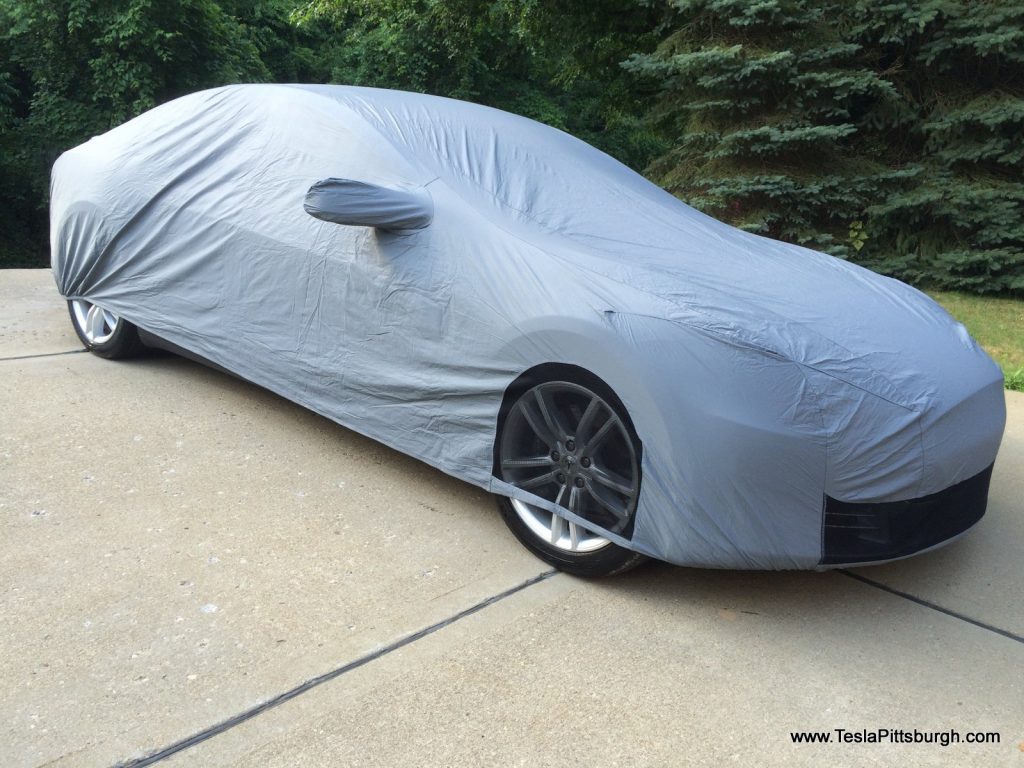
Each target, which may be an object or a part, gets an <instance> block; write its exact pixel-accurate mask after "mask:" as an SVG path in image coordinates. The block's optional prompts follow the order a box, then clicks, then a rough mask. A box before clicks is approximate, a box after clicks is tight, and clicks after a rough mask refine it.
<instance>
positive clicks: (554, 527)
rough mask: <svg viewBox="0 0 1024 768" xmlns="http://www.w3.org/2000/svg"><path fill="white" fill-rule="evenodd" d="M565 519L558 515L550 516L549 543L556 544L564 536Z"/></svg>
mask: <svg viewBox="0 0 1024 768" xmlns="http://www.w3.org/2000/svg"><path fill="white" fill-rule="evenodd" d="M566 522H567V521H566V519H565V518H564V517H561V516H560V515H551V543H552V544H557V543H558V540H559V539H560V538H562V536H564V535H565V526H566Z"/></svg>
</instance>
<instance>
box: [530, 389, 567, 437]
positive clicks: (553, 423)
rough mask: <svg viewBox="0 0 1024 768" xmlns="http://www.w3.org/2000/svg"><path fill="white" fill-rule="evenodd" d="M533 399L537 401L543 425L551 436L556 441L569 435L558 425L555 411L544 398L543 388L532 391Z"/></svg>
mask: <svg viewBox="0 0 1024 768" xmlns="http://www.w3.org/2000/svg"><path fill="white" fill-rule="evenodd" d="M533 397H534V399H535V400H536V401H537V408H538V409H539V410H540V413H541V416H542V417H543V418H544V423H545V424H546V425H547V428H548V430H549V431H550V432H551V434H553V435H554V436H555V438H556V440H557V439H558V438H560V437H563V436H565V435H567V434H569V433H568V432H567V431H566V430H565V429H564V428H563V427H562V425H561V424H559V422H558V416H557V414H556V413H555V409H554V408H552V407H551V406H550V405H549V404H548V401H547V398H545V397H544V388H543V387H537V388H536V389H534V390H533Z"/></svg>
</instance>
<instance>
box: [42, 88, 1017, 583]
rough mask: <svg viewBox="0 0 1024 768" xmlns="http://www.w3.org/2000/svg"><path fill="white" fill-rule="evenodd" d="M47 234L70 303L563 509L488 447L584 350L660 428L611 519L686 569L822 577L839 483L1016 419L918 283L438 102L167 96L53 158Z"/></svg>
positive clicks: (945, 455) (918, 483)
mask: <svg viewBox="0 0 1024 768" xmlns="http://www.w3.org/2000/svg"><path fill="white" fill-rule="evenodd" d="M311 214H312V215H311ZM332 216H333V217H334V219H333V220H331V217H332ZM324 219H327V220H324ZM336 221H343V222H344V223H341V224H339V223H335V222H336ZM389 222H390V224H389ZM396 222H397V225H396ZM378 223H379V224H380V225H381V226H375V224H378ZM51 247H52V264H53V274H54V277H55V279H56V282H57V286H58V288H59V290H60V292H61V294H62V295H63V296H64V297H66V298H68V299H78V298H81V299H87V300H88V301H90V302H93V303H96V304H98V305H100V306H102V307H104V308H105V309H108V310H110V311H112V312H114V313H116V314H118V315H120V316H122V317H124V318H126V319H127V320H129V321H131V322H132V323H134V324H136V325H137V326H138V327H140V328H142V329H144V330H145V331H148V332H150V333H152V334H154V335H156V336H158V337H160V338H162V339H164V340H166V341H168V342H170V343H172V344H175V345H177V346H180V347H182V348H184V349H187V350H189V351H191V352H192V353H194V354H196V355H199V356H201V357H203V358H205V359H207V360H209V361H211V362H213V363H215V364H217V365H218V366H221V367H223V368H225V369H227V370H229V371H231V372H233V373H235V374H237V375H239V376H241V377H243V378H245V379H248V380H250V381H253V382H255V383H257V384H259V385H261V386H263V387H266V388H268V389H270V390H272V391H274V392H277V393H278V394H280V395H282V396H284V397H286V398H288V399H290V400H293V401H295V402H298V403H300V404H302V405H304V406H306V407H308V408H310V409H312V410H314V411H316V412H318V413H320V414H323V415H324V416H326V417H328V418H330V419H333V420H335V421H337V422H339V423H341V424H343V425H345V426H347V427H349V428H352V429H354V430H356V431H359V432H361V433H363V434H366V435H368V436H370V437H373V438H375V439H377V440H379V441H381V442H383V443H385V444H387V445H390V446H393V447H394V448H396V449H398V450H400V451H402V452H404V453H407V454H410V455H412V456H415V457H417V458H419V459H421V460H423V461H425V462H427V463H429V464H431V465H433V466H435V467H437V468H439V469H441V470H443V471H445V472H447V473H449V474H451V475H454V476H456V477H459V478H461V479H463V480H466V481H467V482H470V483H473V484H475V485H478V486H480V487H483V488H487V489H489V490H490V491H492V492H495V493H499V494H505V495H509V496H513V497H517V498H520V499H523V500H525V501H528V502H530V503H532V504H535V505H537V506H539V507H541V508H544V509H551V510H555V509H557V510H558V512H559V513H560V514H562V515H564V516H565V517H568V518H570V519H574V518H575V516H574V515H573V513H571V512H569V511H568V510H566V509H564V508H560V507H556V506H555V505H554V504H553V502H551V501H547V500H545V499H543V498H540V497H539V496H536V495H534V494H532V493H530V492H529V491H526V490H523V489H520V488H517V487H515V486H512V485H510V484H508V483H506V482H504V481H503V480H501V479H500V477H498V476H496V475H495V474H494V466H493V464H494V461H493V456H494V441H495V435H496V431H497V429H498V427H499V425H498V419H499V414H500V411H501V406H502V401H503V398H504V396H505V393H506V390H507V389H508V388H509V386H510V385H511V384H512V382H514V381H516V380H517V379H519V377H520V376H522V375H523V374H524V372H527V371H531V370H534V369H537V370H543V368H538V367H539V366H546V365H550V364H560V365H569V366H577V367H579V368H583V369H585V370H586V371H588V372H590V373H592V374H593V375H595V376H597V377H599V378H600V379H602V380H603V381H604V382H605V383H606V384H607V385H608V387H610V388H611V389H612V390H613V391H614V392H615V393H616V395H617V396H618V397H619V398H620V399H621V401H622V403H623V405H624V406H625V408H626V409H627V410H628V412H629V415H630V417H631V419H632V422H633V424H634V426H635V429H636V432H637V435H638V437H639V439H640V441H641V443H642V446H643V452H642V465H641V470H642V481H641V491H640V496H639V501H638V504H637V509H636V518H635V525H634V526H633V530H632V537H631V538H630V539H628V540H627V539H623V538H622V537H619V536H616V535H614V534H608V537H609V538H610V539H612V540H613V541H616V543H619V544H621V545H622V546H626V547H628V548H630V549H633V550H636V551H638V552H642V553H645V554H648V555H651V556H653V557H657V558H660V559H664V560H668V561H671V562H674V563H679V564H687V565H700V566H710V567H737V568H813V567H820V566H821V565H822V563H823V560H825V559H826V558H825V557H824V553H823V540H824V536H823V524H824V523H823V514H824V513H823V510H824V506H825V499H826V498H828V499H832V500H835V502H834V503H836V504H838V503H848V504H851V505H854V504H868V503H885V502H900V501H907V500H911V499H917V498H920V497H926V496H928V497H931V495H933V494H936V493H938V492H940V491H943V490H944V489H948V488H951V487H953V486H956V485H957V484H959V483H961V482H964V481H966V480H968V479H969V478H972V477H975V476H978V475H979V473H982V472H984V471H985V470H986V468H987V467H989V466H990V465H991V464H992V463H993V461H994V460H995V456H996V452H997V450H998V447H999V443H1000V440H1001V436H1002V430H1003V425H1004V421H1005V404H1004V399H1003V398H1004V396H1003V390H1002V376H1001V373H1000V371H999V368H998V367H997V366H996V365H995V364H994V363H993V362H992V361H991V360H990V359H989V358H988V356H987V355H986V354H985V353H984V352H983V351H982V350H981V349H980V348H979V347H978V345H977V344H976V343H975V342H974V340H973V339H972V338H971V337H970V336H969V335H968V333H967V332H966V330H965V329H964V328H963V326H962V325H960V324H959V323H957V322H956V321H954V320H953V319H952V318H951V317H950V316H949V315H948V314H947V313H946V312H945V311H943V310H942V309H941V308H940V307H939V306H938V305H937V304H935V303H934V302H933V301H932V300H930V299H929V298H928V297H927V296H925V295H924V294H922V293H921V292H919V291H917V290H915V289H913V288H911V287H909V286H907V285H905V284H903V283H901V282H899V281H896V280H892V279H889V278H886V277H882V276H880V275H877V274H874V273H872V272H869V271H868V270H865V269H862V268H860V267H858V266H856V265H853V264H850V263H848V262H845V261H842V260H840V259H837V258H833V257H831V256H827V255H824V254H820V253H817V252H814V251H810V250H808V249H805V248H801V247H799V246H795V245H789V244H785V243H781V242H777V241H773V240H770V239H766V238H763V237H759V236H756V235H753V234H750V233H746V232H743V231H740V230H738V229H735V228H733V227H731V226H728V225H726V224H724V223H721V222H719V221H716V220H714V219H712V218H710V217H708V216H706V215H704V214H702V213H699V212H698V211H696V210H694V209H693V208H690V207H688V206H687V205H685V204H684V203H682V202H680V201H679V200H677V199H676V198H674V197H673V196H671V195H670V194H668V193H666V192H665V191H663V190H661V189H660V188H658V187H657V186H655V185H654V184H651V183H650V182H648V181H647V180H646V179H644V178H643V177H641V176H640V175H638V174H636V173H634V172H633V171H631V170H629V169H628V168H626V167H625V166H623V165H621V164H620V163H618V162H617V161H615V160H613V159H612V158H610V157H609V156H607V155H605V154H603V153H601V152H599V151H598V150H596V149H594V148H592V147H590V146H589V145H587V144H585V143H583V142H581V141H579V140H577V139H575V138H573V137H571V136H569V135H567V134H565V133H563V132H561V131H558V130H556V129H553V128H550V127H547V126H543V125H541V124H538V123H536V122H533V121H531V120H528V119H525V118H522V117H517V116H515V115H511V114H508V113H505V112H501V111H499V110H494V109H490V108H487V107H482V106H479V105H474V104H469V103H465V102H460V101H454V100H450V99H444V98H439V97H434V96H427V95H422V94H413V93H404V92H399V91H387V90H378V89H371V88H357V87H346V86H326V85H322V86H301V85H239V86H228V87H224V88H218V89H214V90H209V91H203V92H199V93H196V94H192V95H189V96H185V97H183V98H180V99H177V100H175V101H171V102H169V103H166V104H164V105H162V106H159V107H157V108H155V109H153V110H151V111H149V112H146V113H145V114H143V115H141V116H139V117H137V118H135V119H134V120H131V121H129V122H127V123H125V124H123V125H121V126H119V127H117V128H115V129H113V130H111V131H109V132H108V133H105V134H103V135H102V136H98V137H95V138H93V139H92V140H90V141H89V142H87V143H85V144H83V145H81V146H79V147H76V148H74V149H72V150H70V151H68V152H66V153H64V154H63V155H62V156H61V157H60V158H59V159H58V161H57V162H56V164H55V166H54V169H53V175H52V189H51ZM986 487H987V486H986ZM856 508H859V507H856ZM576 519H577V522H585V521H582V520H579V519H578V518H576ZM588 527H591V528H593V526H592V525H590V526H588ZM599 532H601V531H599ZM605 533H606V532H605ZM833 564H835V563H832V562H829V565H833ZM840 564H841V563H840Z"/></svg>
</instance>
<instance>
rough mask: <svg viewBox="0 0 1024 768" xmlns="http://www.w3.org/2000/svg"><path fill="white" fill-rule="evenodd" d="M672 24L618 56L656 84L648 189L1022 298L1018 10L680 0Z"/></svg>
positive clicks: (917, 278)
mask: <svg viewBox="0 0 1024 768" xmlns="http://www.w3.org/2000/svg"><path fill="white" fill-rule="evenodd" d="M664 23H665V25H666V26H667V28H668V29H669V34H668V35H667V37H666V38H665V40H664V41H663V42H662V43H661V45H660V46H659V47H658V49H657V50H656V51H655V52H653V53H651V54H646V55H635V56H633V57H631V58H630V59H629V61H628V62H627V63H626V66H627V67H628V68H629V69H630V70H632V71H634V72H636V73H638V74H639V75H642V76H644V77H646V78H648V79H650V80H651V81H654V82H657V83H658V84H659V86H660V90H661V97H660V100H659V102H658V105H657V107H656V109H655V110H654V112H653V114H652V119H653V120H654V121H655V122H656V124H657V125H658V126H659V127H660V128H661V130H663V131H664V132H665V134H666V136H667V137H668V138H669V139H670V140H671V141H672V143H673V148H672V150H671V151H669V152H667V153H665V154H664V155H662V156H661V157H659V158H658V159H657V160H656V161H655V162H654V163H653V164H652V165H651V166H650V168H649V169H648V170H649V173H650V174H651V176H652V178H654V180H656V181H658V182H659V183H661V184H663V185H664V186H666V187H667V188H668V189H669V190H671V191H672V192H674V193H675V194H677V195H679V196H680V197H682V198H683V199H684V200H687V201H688V202H690V203H692V204H694V205H696V206H697V207H698V208H701V209H703V210H705V211H708V212H709V213H712V214H713V215H716V216H718V217H720V218H724V219H726V220H728V221H731V222H732V223H735V224H737V225H738V226H741V227H743V228H745V229H748V230H751V231H754V232H759V233H763V234H767V235H770V236H772V237H777V238H780V239H784V240H789V241H792V242H796V243H801V244H806V245H809V246H812V247H815V248H818V249H821V250H825V251H827V252H830V253H833V254H835V255H837V256H841V257H845V258H852V259H856V260H858V261H861V262H862V263H865V264H867V265H869V266H872V267H873V268H875V269H878V270H879V271H882V272H886V273H889V274H894V275H897V276H899V277H902V278H904V279H909V280H911V281H913V282H918V283H930V284H933V285H937V286H941V287H950V288H963V289H969V290H974V291H979V292H985V291H1005V290H1008V289H1021V288H1024V237H1022V234H1024V232H1022V227H1024V216H1022V214H1024V208H1022V206H1024V184H1022V175H1021V170H1022V168H1021V154H1022V150H1021V147H1022V139H1024V134H1022V117H1024V102H1022V100H1021V88H1022V86H1021V83H1024V71H1022V69H1021V63H1022V52H1024V6H1020V5H1019V3H1016V2H1012V0H990V1H988V2H970V1H969V0H926V1H925V2H923V3H909V2H891V1H887V0H856V1H853V2H840V1H836V2H833V1H832V0H759V1H758V2H755V3H751V2H748V1H747V0H674V1H673V2H672V3H671V7H670V9H669V10H667V11H666V12H665V16H664Z"/></svg>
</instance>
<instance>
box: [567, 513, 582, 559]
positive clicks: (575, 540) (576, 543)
mask: <svg viewBox="0 0 1024 768" xmlns="http://www.w3.org/2000/svg"><path fill="white" fill-rule="evenodd" d="M579 548H580V526H578V525H576V523H574V522H572V520H570V521H569V549H571V550H572V551H573V552H575V551H576V550H578V549H579Z"/></svg>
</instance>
